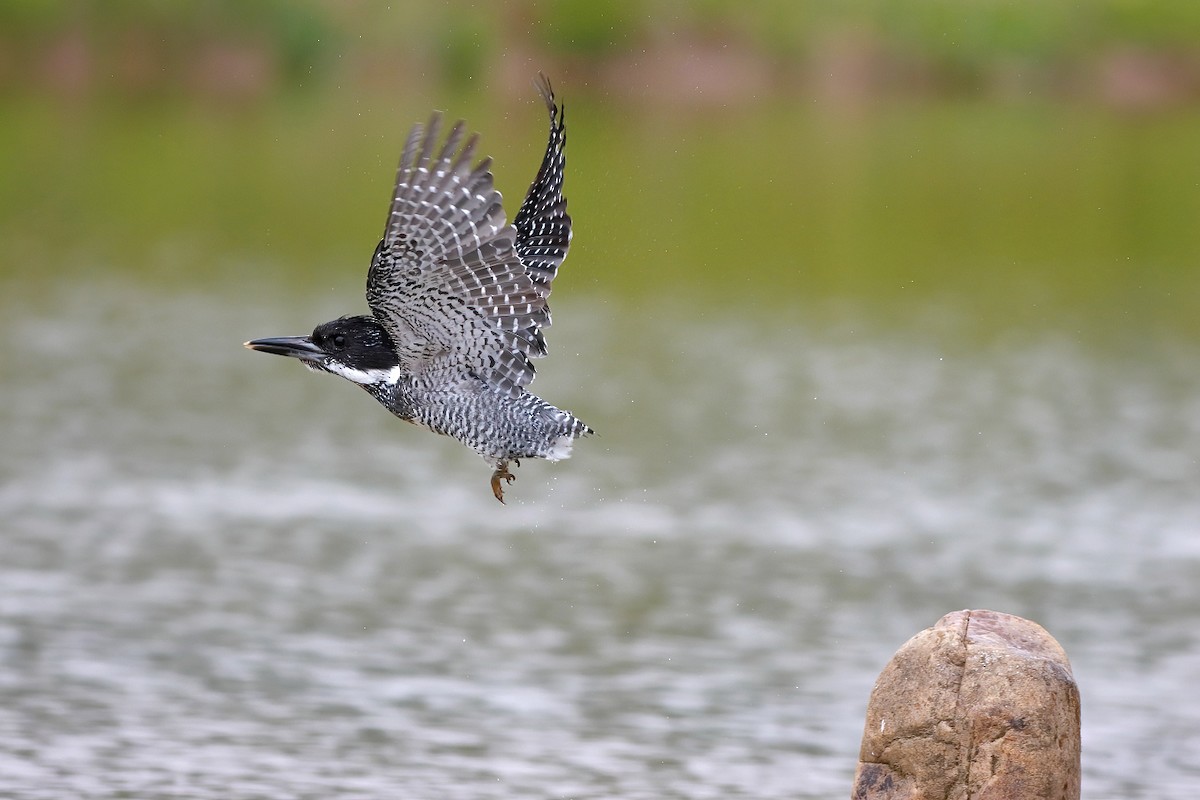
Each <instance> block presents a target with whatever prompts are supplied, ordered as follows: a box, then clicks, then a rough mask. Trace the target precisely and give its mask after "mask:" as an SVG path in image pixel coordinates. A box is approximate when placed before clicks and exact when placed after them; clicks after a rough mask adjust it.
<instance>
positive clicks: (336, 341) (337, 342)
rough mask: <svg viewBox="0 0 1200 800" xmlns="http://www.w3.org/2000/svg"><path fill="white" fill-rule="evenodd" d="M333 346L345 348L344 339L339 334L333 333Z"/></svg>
mask: <svg viewBox="0 0 1200 800" xmlns="http://www.w3.org/2000/svg"><path fill="white" fill-rule="evenodd" d="M333 346H334V347H345V346H346V337H345V336H343V335H342V334H340V333H335V334H334V335H333Z"/></svg>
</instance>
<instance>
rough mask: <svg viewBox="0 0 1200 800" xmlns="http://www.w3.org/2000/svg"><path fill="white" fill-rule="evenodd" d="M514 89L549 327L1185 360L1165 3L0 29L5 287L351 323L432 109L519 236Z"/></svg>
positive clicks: (250, 17) (1191, 63)
mask: <svg viewBox="0 0 1200 800" xmlns="http://www.w3.org/2000/svg"><path fill="white" fill-rule="evenodd" d="M538 70H544V71H546V72H547V73H548V74H549V75H551V76H552V78H553V80H554V82H555V85H556V87H557V89H558V91H559V93H560V95H561V97H562V98H563V99H564V100H565V102H566V105H567V107H568V109H569V114H568V119H569V122H570V135H571V140H570V150H569V157H570V159H569V170H568V177H567V192H568V196H569V198H570V202H571V210H572V213H573V215H574V217H575V219H576V239H575V248H574V250H573V252H572V262H571V265H570V271H571V276H570V280H569V281H563V282H561V284H560V286H559V289H558V291H559V292H560V293H561V294H563V295H565V296H569V297H573V298H578V299H584V298H591V297H597V296H604V297H619V298H621V299H622V300H623V301H625V302H629V303H647V304H648V303H654V302H658V301H659V300H660V299H662V298H663V297H665V296H671V297H675V298H679V297H682V298H684V299H685V300H686V301H687V302H700V303H704V304H711V305H713V306H718V305H723V304H727V303H733V304H735V305H737V306H738V307H744V308H746V309H758V308H760V307H762V305H763V304H766V305H767V306H768V307H771V306H784V305H786V306H789V307H794V308H801V309H805V310H807V311H808V312H810V313H813V314H820V313H822V312H823V310H829V309H833V310H834V311H833V313H834V314H836V313H839V312H838V311H837V309H845V308H847V307H853V308H855V309H857V311H858V312H859V313H862V314H866V315H869V316H871V317H873V318H876V319H878V320H880V321H881V322H884V323H885V324H886V323H889V322H893V321H894V322H897V323H899V324H904V325H927V324H934V325H944V324H945V322H946V321H947V320H949V321H951V322H952V324H953V326H954V330H955V331H957V332H961V333H962V334H964V335H968V336H983V337H989V336H992V335H995V334H996V333H997V332H1003V331H1008V330H1011V329H1013V328H1024V327H1033V328H1036V329H1039V330H1040V329H1045V328H1055V329H1063V330H1066V331H1071V332H1078V333H1079V334H1080V335H1081V336H1082V337H1083V338H1085V339H1087V340H1090V341H1094V342H1105V343H1109V344H1112V343H1117V344H1119V345H1122V346H1131V347H1138V346H1141V345H1142V344H1143V343H1144V341H1145V339H1146V337H1155V338H1159V337H1166V338H1168V339H1175V338H1176V337H1183V338H1185V339H1191V340H1194V339H1195V338H1196V337H1197V336H1200V314H1197V313H1196V312H1197V303H1196V298H1197V296H1198V290H1200V271H1198V270H1197V268H1196V266H1197V257H1198V255H1200V226H1198V225H1197V219H1198V218H1200V152H1198V149H1197V142H1200V3H1196V2H1193V0H1162V1H1161V2H1146V1H1143V0H1089V1H1088V2H1074V1H1072V0H1040V1H1038V2H1019V1H1018V2H1011V1H1003V0H978V1H977V2H970V3H962V2H958V1H957V0H911V1H910V2H906V3H894V2H885V0H842V1H841V2H794V0H762V1H760V2H754V3H742V2H732V1H731V0H705V1H704V2H683V1H682V0H680V1H678V2H651V1H650V0H643V1H642V2H623V1H618V0H562V1H561V2H549V1H547V0H542V1H541V2H537V1H532V0H531V1H528V2H513V3H495V4H492V3H468V2H392V3H382V2H362V3H334V2H317V1H316V0H286V1H285V0H267V1H266V2H255V3H243V2H235V0H219V1H214V2H205V3H191V2H155V1H152V0H129V1H127V2H120V3H112V2H100V1H99V0H94V1H93V2H73V3H62V2H49V1H48V0H16V1H14V2H7V3H5V4H3V5H0V119H2V120H3V124H2V125H0V176H2V178H0V236H2V237H3V241H4V243H5V246H4V247H3V248H2V251H0V270H2V273H0V274H2V276H3V277H2V281H3V284H0V285H8V286H9V287H10V290H11V289H12V285H13V282H18V283H19V285H20V289H21V291H22V292H35V293H36V292H38V291H39V288H38V287H40V286H45V287H51V286H53V284H54V283H55V282H57V281H60V280H62V279H63V278H64V277H68V278H69V276H71V275H72V274H75V273H76V272H77V271H86V272H87V273H91V274H95V273H97V272H98V271H99V272H100V273H101V274H103V273H104V272H112V273H116V274H122V275H128V276H134V277H135V279H137V280H142V279H144V280H147V281H158V282H169V283H172V284H178V285H180V286H181V287H185V288H189V287H190V288H199V289H204V288H206V287H211V286H217V285H223V286H226V287H228V286H229V285H230V283H229V282H230V281H231V280H235V281H236V280H237V279H238V278H239V276H240V277H246V273H247V268H246V265H248V264H254V265H255V266H254V269H253V273H254V275H255V276H256V277H260V278H266V279H268V280H269V279H278V278H282V277H283V276H286V277H287V279H288V280H289V281H291V282H311V283H313V285H318V286H322V287H324V286H327V285H337V286H339V287H342V288H343V289H347V290H348V287H349V286H351V285H352V286H353V287H354V289H353V291H354V292H357V289H358V284H359V283H360V281H361V279H362V273H363V267H364V266H365V263H366V260H367V258H368V256H369V254H370V252H371V249H372V247H373V244H374V242H375V239H376V237H377V235H378V232H379V229H380V227H381V224H382V218H383V214H384V203H385V199H386V195H387V192H388V189H389V188H390V180H391V171H392V168H393V164H394V162H395V159H396V157H397V155H398V152H399V148H400V144H401V142H402V140H403V136H404V134H405V132H406V131H407V129H408V126H409V125H410V124H411V123H412V122H414V121H417V120H419V119H422V118H424V117H425V115H426V114H427V113H428V111H429V109H431V108H434V107H436V108H441V109H445V110H446V111H447V112H448V113H449V114H451V115H452V116H456V117H457V116H461V117H465V118H466V119H468V121H469V122H470V123H471V125H472V127H474V128H475V129H477V130H480V131H481V132H482V133H483V135H484V139H483V143H484V148H483V149H484V150H485V151H486V152H487V153H489V154H491V155H493V156H494V157H495V158H496V164H497V168H496V171H497V181H498V184H499V186H500V188H501V189H502V190H503V191H504V192H505V194H506V196H507V197H508V198H509V202H510V206H515V203H516V201H517V200H518V199H519V197H520V196H521V194H522V193H523V191H524V189H525V187H526V186H527V184H528V181H529V179H530V178H531V176H532V175H533V172H534V170H535V167H536V163H537V158H538V155H539V151H540V148H541V143H542V139H543V135H544V132H543V130H542V128H543V126H544V120H543V119H542V116H541V113H540V109H539V108H538V106H537V103H536V97H535V94H534V92H533V90H532V88H531V86H530V79H531V77H532V76H533V75H534V74H535V73H536V72H537V71H538ZM511 210H512V208H510V211H511ZM931 321H932V322H931Z"/></svg>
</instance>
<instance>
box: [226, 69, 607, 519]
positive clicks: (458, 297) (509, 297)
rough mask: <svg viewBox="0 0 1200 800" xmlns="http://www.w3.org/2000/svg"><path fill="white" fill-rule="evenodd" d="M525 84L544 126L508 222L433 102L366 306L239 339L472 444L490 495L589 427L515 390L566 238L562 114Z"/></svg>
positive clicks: (400, 181) (403, 172)
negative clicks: (535, 166) (300, 330)
mask: <svg viewBox="0 0 1200 800" xmlns="http://www.w3.org/2000/svg"><path fill="white" fill-rule="evenodd" d="M537 88H538V90H539V92H540V93H541V95H542V98H543V99H544V100H545V103H546V107H547V109H548V110H549V113H550V137H549V142H548V143H547V145H546V153H545V156H544V157H543V159H542V164H541V167H540V169H539V170H538V174H537V178H535V179H534V182H533V184H532V185H531V186H530V187H529V192H528V194H527V195H526V197H525V200H524V202H523V203H522V204H521V208H520V210H519V211H518V212H517V215H516V217H515V218H514V219H513V222H512V224H511V225H509V224H507V222H506V220H505V215H504V209H503V207H502V206H501V198H500V193H499V192H498V191H496V189H495V188H494V186H493V183H492V173H491V159H488V158H485V159H483V160H481V161H479V162H477V163H475V164H472V161H474V159H475V148H476V144H477V141H478V136H477V135H475V134H472V135H471V136H470V137H469V138H467V137H465V125H464V123H463V122H461V121H460V122H457V123H455V124H454V125H453V126H452V127H451V128H450V131H449V133H448V134H447V135H446V137H445V139H444V140H443V139H442V137H441V127H442V117H441V115H440V114H438V113H434V115H433V116H432V117H431V119H430V120H429V123H428V124H427V125H424V126H422V125H416V126H414V127H413V129H412V132H411V133H409V135H408V139H407V141H406V142H405V144H404V151H403V153H402V155H401V157H400V166H399V169H398V170H397V172H396V188H395V191H394V192H393V193H392V202H391V207H390V209H389V211H388V217H387V224H386V226H385V228H384V234H383V239H382V240H381V241H380V242H379V245H378V246H377V247H376V248H375V254H374V256H373V257H372V259H371V267H370V271H369V273H368V275H367V304H368V305H369V306H370V309H371V314H370V315H361V316H353V317H342V318H340V319H336V320H333V321H331V322H326V323H324V324H322V325H318V326H317V328H316V329H315V330H314V331H313V332H312V335H311V336H291V337H281V338H273V339H256V340H254V341H251V342H247V343H246V346H247V347H249V348H251V349H254V350H261V351H263V352H268V353H275V354H277V355H286V356H292V357H294V358H298V359H300V360H301V361H302V362H303V363H304V365H305V366H307V367H309V368H310V369H313V370H317V371H324V372H331V373H333V374H335V375H340V376H341V377H343V378H346V379H347V380H350V381H352V382H354V383H356V384H358V385H359V386H361V387H362V388H363V389H365V390H366V391H368V392H369V393H370V394H371V395H372V396H373V397H375V399H376V400H378V401H379V402H380V403H382V404H383V405H384V406H386V407H387V408H388V410H390V411H391V412H392V413H393V414H395V415H396V416H398V417H400V418H401V419H404V420H407V421H409V422H413V423H416V424H418V425H422V426H424V427H426V428H429V429H430V430H432V431H434V432H436V433H441V434H445V435H447V436H451V437H453V438H455V439H458V440H459V441H461V442H463V443H464V444H466V445H467V446H468V447H471V448H472V449H474V450H475V451H476V452H477V453H479V454H480V455H481V456H482V457H483V458H484V460H485V461H487V462H488V463H489V464H491V465H492V466H493V467H494V470H495V471H494V472H493V473H492V480H491V484H492V491H493V493H494V494H495V496H496V499H498V500H500V502H504V493H503V487H502V483H501V482H502V481H507V482H512V480H513V479H514V477H513V475H512V474H511V473H510V472H509V471H508V466H509V464H510V463H512V464H519V463H520V462H519V459H522V458H545V459H549V460H552V461H557V460H559V459H562V458H567V457H568V456H569V454H570V451H571V446H572V444H573V443H574V440H575V439H577V438H579V437H581V436H585V435H587V434H590V433H591V432H592V431H591V429H590V428H588V426H587V425H585V424H584V423H583V422H581V421H580V420H579V419H577V418H576V417H575V416H574V415H572V414H571V413H570V412H569V411H563V410H561V409H558V408H555V407H554V406H552V405H550V404H549V403H547V402H546V401H544V400H542V399H541V398H539V397H537V396H535V395H533V394H531V393H529V392H528V391H527V389H526V387H527V386H528V385H529V383H530V382H531V381H532V380H533V378H534V367H533V362H532V359H534V358H539V357H541V356H544V355H546V340H545V338H544V336H543V329H544V328H546V327H548V326H549V325H550V307H549V306H548V305H547V302H546V300H547V298H548V297H549V296H550V289H551V284H552V283H553V281H554V277H555V275H556V274H557V272H558V268H559V266H560V265H561V264H562V262H563V259H564V258H565V257H566V255H567V249H568V247H569V245H570V241H571V218H570V217H569V216H568V215H567V203H566V200H565V199H564V197H563V194H562V182H563V170H564V168H565V166H566V159H565V155H564V147H565V145H566V128H565V125H564V112H563V111H562V110H561V109H560V108H559V107H558V105H557V104H556V102H555V99H554V92H553V91H552V89H551V87H550V82H549V81H548V80H547V79H546V77H545V76H544V75H539V76H538V81H537ZM464 138H465V142H464Z"/></svg>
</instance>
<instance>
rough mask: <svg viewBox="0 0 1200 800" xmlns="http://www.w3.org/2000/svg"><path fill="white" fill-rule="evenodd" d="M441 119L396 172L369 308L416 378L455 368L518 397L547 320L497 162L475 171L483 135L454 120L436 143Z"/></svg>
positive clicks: (423, 129) (413, 136) (407, 148)
mask: <svg viewBox="0 0 1200 800" xmlns="http://www.w3.org/2000/svg"><path fill="white" fill-rule="evenodd" d="M440 128H441V116H440V115H439V114H434V115H433V117H432V118H431V119H430V121H429V124H428V125H427V126H421V125H417V126H415V127H414V128H413V129H412V132H411V133H410V134H409V136H408V139H407V141H406V142H405V145H404V151H403V154H402V155H401V157H400V166H399V169H398V170H397V171H396V188H395V191H394V193H393V196H392V197H393V199H392V204H391V208H390V210H389V212H388V219H387V225H386V228H385V229H384V236H383V240H382V241H381V242H380V243H379V246H378V247H377V248H376V250H375V255H374V257H373V258H372V260H371V269H370V272H369V273H368V276H367V302H368V304H369V305H370V306H371V310H372V311H373V312H374V314H375V316H376V317H377V318H378V319H379V320H380V322H381V323H382V324H383V325H384V327H385V328H386V329H387V330H388V333H389V334H391V336H392V338H393V340H394V341H395V343H396V346H397V349H398V351H399V354H400V358H401V363H402V365H403V366H404V367H405V368H406V369H408V370H410V371H411V372H413V373H420V372H423V371H431V370H441V369H444V368H447V367H448V368H451V371H452V372H461V371H463V370H467V371H470V372H471V373H473V374H475V375H477V376H479V377H481V378H483V379H484V380H485V381H487V382H488V383H490V384H491V385H493V386H495V387H496V388H498V389H500V390H502V391H504V392H507V393H509V394H512V395H516V394H519V393H520V392H521V389H522V388H523V387H524V386H526V385H528V384H529V382H530V381H532V380H533V376H534V370H533V365H532V364H531V363H530V361H529V356H530V354H531V353H539V352H543V351H544V344H542V343H541V340H540V336H539V334H538V331H540V328H541V326H542V325H543V324H544V323H545V321H546V320H547V318H548V315H547V310H546V296H547V295H548V294H549V293H550V287H549V285H548V282H538V281H536V280H534V279H533V278H532V277H531V276H530V274H529V273H528V272H527V271H526V269H525V266H524V265H523V264H522V262H521V258H520V255H519V253H518V252H517V249H516V247H515V243H516V238H517V235H516V232H515V231H514V229H513V227H512V226H510V225H508V224H506V221H505V216H504V209H503V208H502V207H501V204H500V203H501V198H500V193H499V192H498V191H496V189H495V188H494V187H493V184H492V173H491V159H484V160H482V161H480V162H479V163H478V164H476V165H474V166H472V164H471V161H472V159H473V158H474V153H475V146H476V141H477V138H478V137H477V136H475V135H472V136H471V137H470V138H469V139H468V140H467V141H466V143H465V144H463V135H464V123H462V122H458V123H456V124H455V125H454V127H453V128H452V129H451V130H450V133H449V134H448V136H447V138H446V140H445V142H444V143H442V144H441V146H440V147H439V146H438V139H439V138H440V137H439V132H440Z"/></svg>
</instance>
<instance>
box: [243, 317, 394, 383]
mask: <svg viewBox="0 0 1200 800" xmlns="http://www.w3.org/2000/svg"><path fill="white" fill-rule="evenodd" d="M246 347H248V348H250V349H251V350H260V351H262V352H264V353H274V354H275V355H278V356H291V357H292V358H298V359H300V362H301V363H302V364H304V366H306V367H308V368H309V369H311V370H313V371H321V372H331V373H333V374H334V375H340V376H342V377H343V378H345V379H346V380H348V381H351V382H353V383H357V384H359V385H361V386H377V385H379V384H386V383H391V384H394V383H395V382H396V381H397V380H399V378H400V359H399V358H398V357H397V356H396V348H395V346H394V345H393V344H392V339H391V337H390V336H388V334H387V331H385V330H384V329H383V326H382V325H381V324H379V321H378V320H377V319H375V318H374V317H370V316H358V317H341V318H340V319H335V320H332V321H331V322H325V323H322V324H320V325H318V326H317V327H316V328H315V329H313V332H312V335H310V336H279V337H276V338H272V339H254V340H253V341H249V342H246Z"/></svg>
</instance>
